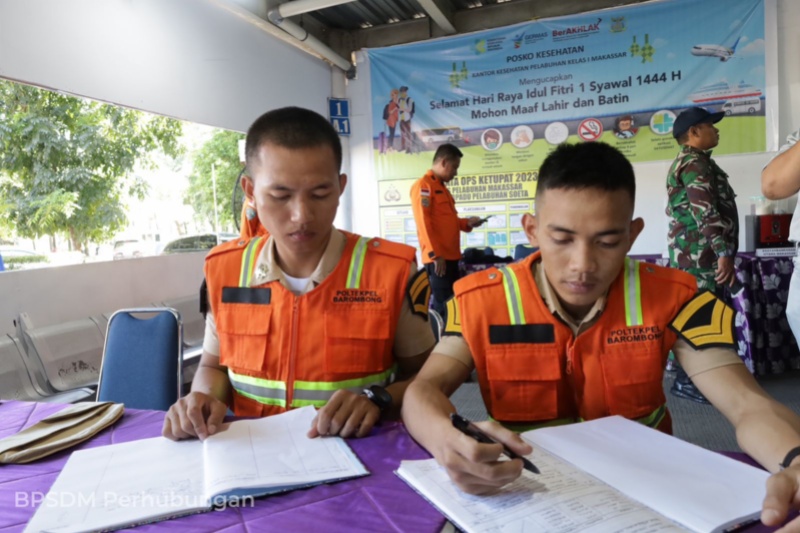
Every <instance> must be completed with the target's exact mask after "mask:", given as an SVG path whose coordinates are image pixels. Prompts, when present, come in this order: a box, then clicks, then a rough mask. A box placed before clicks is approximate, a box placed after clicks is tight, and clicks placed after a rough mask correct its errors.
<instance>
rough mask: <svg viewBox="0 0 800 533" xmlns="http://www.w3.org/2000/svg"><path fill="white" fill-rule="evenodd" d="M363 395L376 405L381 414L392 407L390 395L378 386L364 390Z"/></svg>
mask: <svg viewBox="0 0 800 533" xmlns="http://www.w3.org/2000/svg"><path fill="white" fill-rule="evenodd" d="M363 394H364V396H366V397H367V398H368V399H369V401H371V402H372V403H374V404H375V405H377V406H378V409H380V410H381V412H384V411H385V410H387V409H388V408H389V407H391V406H392V395H391V394H389V391H387V390H386V389H384V388H383V387H381V386H380V385H372V386H371V387H369V388H366V389H364V393H363Z"/></svg>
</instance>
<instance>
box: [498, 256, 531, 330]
mask: <svg viewBox="0 0 800 533" xmlns="http://www.w3.org/2000/svg"><path fill="white" fill-rule="evenodd" d="M500 273H501V274H503V290H505V292H506V304H507V305H508V317H509V319H510V320H511V325H512V326H519V325H522V324H524V323H525V310H524V309H522V295H521V294H520V292H519V282H518V281H517V276H516V274H514V271H513V270H509V269H508V268H506V267H501V268H500Z"/></svg>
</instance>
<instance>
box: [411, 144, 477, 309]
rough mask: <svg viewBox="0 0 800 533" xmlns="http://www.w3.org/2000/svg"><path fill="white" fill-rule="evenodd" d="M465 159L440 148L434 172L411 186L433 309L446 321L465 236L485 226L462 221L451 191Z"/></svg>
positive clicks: (474, 219)
mask: <svg viewBox="0 0 800 533" xmlns="http://www.w3.org/2000/svg"><path fill="white" fill-rule="evenodd" d="M463 156H464V154H463V153H461V150H459V149H458V148H456V147H455V146H453V145H452V144H443V145H441V146H439V148H437V149H436V153H435V154H434V155H433V166H432V167H431V169H430V170H429V171H428V172H427V173H426V174H425V175H424V176H422V177H421V178H420V179H418V180H417V181H415V182H414V185H412V186H411V206H412V209H413V211H414V221H415V222H416V224H417V236H418V237H419V246H420V250H421V252H422V263H423V265H425V269H426V270H427V271H428V276H430V283H431V289H432V292H433V308H434V309H435V310H436V311H437V312H438V313H439V314H440V315H442V316H443V317H444V316H445V313H446V311H445V307H444V303H445V302H446V301H447V300H448V299H449V298H450V297H451V296H453V283H455V282H456V280H457V279H458V278H459V273H458V261H459V259H461V232H462V231H465V232H470V231H472V228H477V227H478V226H480V225H481V224H483V221H482V220H481V219H480V218H478V217H469V218H459V216H458V212H457V211H456V202H455V200H454V199H453V195H452V194H450V191H449V190H447V183H448V182H450V181H452V179H453V178H455V177H456V176H457V175H458V167H459V166H460V165H461V158H462V157H463Z"/></svg>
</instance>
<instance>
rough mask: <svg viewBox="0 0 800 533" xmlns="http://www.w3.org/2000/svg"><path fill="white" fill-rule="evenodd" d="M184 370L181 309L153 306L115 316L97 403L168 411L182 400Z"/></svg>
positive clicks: (104, 359)
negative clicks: (178, 310) (179, 312)
mask: <svg viewBox="0 0 800 533" xmlns="http://www.w3.org/2000/svg"><path fill="white" fill-rule="evenodd" d="M134 315H138V316H134ZM143 315H144V316H143ZM182 372H183V326H182V324H181V318H180V314H178V312H177V311H175V310H174V309H172V308H169V307H148V308H136V309H121V310H119V311H117V312H116V313H114V314H113V315H111V318H109V320H108V330H107V333H106V342H105V346H104V348H103V363H102V366H101V367H100V380H99V382H98V385H97V401H100V402H104V401H112V402H119V403H124V404H125V405H126V406H127V407H130V408H132V409H154V410H160V411H166V410H167V409H169V406H170V405H172V404H173V403H175V402H176V401H177V400H178V398H180V396H181V385H182Z"/></svg>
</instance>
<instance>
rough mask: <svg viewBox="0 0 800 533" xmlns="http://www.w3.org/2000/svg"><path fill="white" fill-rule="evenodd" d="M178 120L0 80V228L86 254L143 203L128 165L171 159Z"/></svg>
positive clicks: (177, 150) (141, 186) (140, 184)
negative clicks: (158, 156)
mask: <svg viewBox="0 0 800 533" xmlns="http://www.w3.org/2000/svg"><path fill="white" fill-rule="evenodd" d="M181 130H182V125H181V123H180V122H178V121H176V120H174V119H170V118H166V117H160V116H155V115H150V114H147V113H143V112H141V111H135V110H131V109H126V108H122V107H117V106H113V105H109V104H103V103H99V102H93V101H90V100H85V99H82V98H77V97H74V96H69V95H65V94H61V93H56V92H52V91H47V90H43V89H39V88H36V87H31V86H27V85H21V84H17V83H13V82H9V81H5V80H0V198H2V199H3V201H2V202H0V225H3V226H5V227H6V228H7V229H8V228H10V229H11V230H13V231H14V232H15V233H16V234H17V235H19V236H21V237H26V238H38V237H41V236H43V235H56V234H59V233H60V234H64V235H66V236H67V237H68V238H69V239H70V242H71V243H72V246H73V248H74V249H76V250H82V251H84V253H86V249H87V244H88V242H89V241H94V242H102V241H105V240H108V239H109V238H111V237H112V236H113V235H114V234H116V233H117V232H118V231H119V230H121V229H123V228H124V227H125V226H126V225H127V222H128V219H127V216H126V210H125V204H124V202H125V200H126V199H127V198H129V197H135V198H139V199H142V198H143V197H144V195H145V193H146V184H145V183H144V181H142V180H141V179H139V178H136V177H134V176H133V172H132V171H133V169H134V167H137V165H138V166H139V167H143V168H147V167H148V166H150V165H152V162H151V160H150V157H149V156H150V154H152V153H156V152H159V151H160V152H163V153H164V154H166V155H168V156H170V157H176V156H177V155H178V154H179V153H180V151H181V148H180V145H179V144H178V141H179V137H180V135H181Z"/></svg>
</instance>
